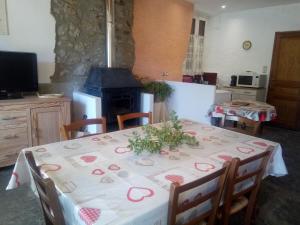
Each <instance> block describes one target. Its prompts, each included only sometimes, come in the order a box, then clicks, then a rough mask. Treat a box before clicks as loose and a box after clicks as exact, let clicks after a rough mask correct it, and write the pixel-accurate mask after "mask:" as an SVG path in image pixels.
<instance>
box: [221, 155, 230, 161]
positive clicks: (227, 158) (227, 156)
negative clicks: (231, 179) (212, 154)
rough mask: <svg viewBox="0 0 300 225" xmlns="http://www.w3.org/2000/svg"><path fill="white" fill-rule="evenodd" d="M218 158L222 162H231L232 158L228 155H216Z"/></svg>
mask: <svg viewBox="0 0 300 225" xmlns="http://www.w3.org/2000/svg"><path fill="white" fill-rule="evenodd" d="M218 158H220V159H222V160H224V161H231V160H232V157H231V156H230V155H218Z"/></svg>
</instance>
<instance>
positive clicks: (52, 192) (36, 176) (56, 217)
mask: <svg viewBox="0 0 300 225" xmlns="http://www.w3.org/2000/svg"><path fill="white" fill-rule="evenodd" d="M25 156H26V160H27V162H28V165H29V168H30V172H31V175H32V177H33V180H34V182H35V185H36V189H37V192H38V194H39V197H40V202H41V206H42V210H43V214H44V218H45V223H46V225H65V220H64V216H63V213H62V208H61V206H60V203H59V200H58V195H57V192H56V188H55V185H54V183H53V181H52V180H51V179H50V178H47V179H44V178H42V176H41V173H40V170H39V168H38V167H37V166H36V163H35V160H34V157H33V154H32V152H29V151H28V152H25Z"/></svg>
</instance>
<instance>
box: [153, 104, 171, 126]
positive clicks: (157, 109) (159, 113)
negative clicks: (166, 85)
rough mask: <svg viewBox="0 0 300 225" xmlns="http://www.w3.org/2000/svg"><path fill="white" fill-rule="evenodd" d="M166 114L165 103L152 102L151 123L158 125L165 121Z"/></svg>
mask: <svg viewBox="0 0 300 225" xmlns="http://www.w3.org/2000/svg"><path fill="white" fill-rule="evenodd" d="M167 114H168V110H167V106H166V103H165V102H154V110H153V122H154V123H160V122H163V121H166V120H167V119H168V118H167Z"/></svg>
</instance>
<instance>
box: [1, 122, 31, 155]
mask: <svg viewBox="0 0 300 225" xmlns="http://www.w3.org/2000/svg"><path fill="white" fill-rule="evenodd" d="M20 145H22V146H28V130H27V127H25V128H16V129H6V130H0V151H2V149H5V148H13V147H17V146H20Z"/></svg>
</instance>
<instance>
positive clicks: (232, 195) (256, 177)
mask: <svg viewBox="0 0 300 225" xmlns="http://www.w3.org/2000/svg"><path fill="white" fill-rule="evenodd" d="M273 149H274V147H273V146H270V147H269V148H268V149H267V150H266V151H265V152H263V153H260V154H258V155H255V156H253V157H250V158H248V159H245V160H242V161H241V160H240V159H239V158H234V159H233V160H232V162H231V165H230V169H229V172H228V183H227V185H226V194H225V197H224V205H223V207H222V219H221V220H222V224H223V225H228V224H229V219H230V216H231V215H233V214H236V213H238V212H240V211H242V210H243V209H246V215H245V219H244V223H243V224H244V225H249V224H250V223H251V219H252V216H253V212H254V208H255V204H256V197H257V193H258V191H259V188H260V184H261V181H262V178H263V175H264V173H265V170H266V167H267V164H268V161H269V158H270V155H271V152H272V150H273ZM255 161H257V163H258V164H259V165H258V166H257V167H256V168H254V171H251V172H246V173H244V174H241V175H239V169H240V168H241V167H242V166H245V165H247V164H251V163H255ZM249 179H252V183H250V184H248V185H249V186H246V188H245V189H243V188H242V190H239V191H237V190H236V189H235V187H236V185H238V184H241V182H245V181H247V180H248V181H249ZM246 196H248V197H246Z"/></svg>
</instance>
